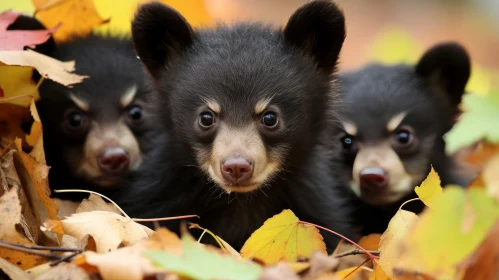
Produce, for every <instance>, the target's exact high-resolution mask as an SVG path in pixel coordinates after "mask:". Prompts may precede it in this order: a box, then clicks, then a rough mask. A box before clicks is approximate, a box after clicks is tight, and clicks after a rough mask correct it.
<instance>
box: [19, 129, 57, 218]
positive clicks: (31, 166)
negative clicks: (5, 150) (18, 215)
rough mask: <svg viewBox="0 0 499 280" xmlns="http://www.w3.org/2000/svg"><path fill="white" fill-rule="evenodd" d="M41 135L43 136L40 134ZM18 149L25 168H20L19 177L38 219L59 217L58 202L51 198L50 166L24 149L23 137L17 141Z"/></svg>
mask: <svg viewBox="0 0 499 280" xmlns="http://www.w3.org/2000/svg"><path fill="white" fill-rule="evenodd" d="M40 137H41V136H40ZM15 144H16V147H17V151H18V152H19V154H20V155H21V159H22V160H21V163H22V167H23V168H18V173H19V175H20V176H19V177H20V178H21V183H22V185H23V190H24V191H25V192H26V194H27V196H28V198H29V204H30V205H31V207H32V208H33V210H34V212H35V213H34V214H35V216H36V217H37V219H38V221H39V222H38V225H40V224H41V221H45V220H47V219H57V212H58V209H57V207H58V206H57V203H55V201H54V200H53V199H51V198H50V188H49V185H48V174H49V169H50V168H49V167H48V166H47V165H45V164H43V163H40V162H38V161H37V160H36V159H35V158H34V157H33V156H31V155H29V154H27V153H25V152H23V151H22V147H21V139H16V141H15Z"/></svg>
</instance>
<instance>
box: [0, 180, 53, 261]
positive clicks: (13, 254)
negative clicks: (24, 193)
mask: <svg viewBox="0 0 499 280" xmlns="http://www.w3.org/2000/svg"><path fill="white" fill-rule="evenodd" d="M0 183H1V182H0ZM18 192H19V188H18V187H13V188H11V189H10V190H9V191H8V192H6V193H5V194H4V195H3V196H1V197H0V221H2V222H1V223H0V240H2V241H5V242H10V243H15V244H21V245H35V244H34V243H33V242H31V241H30V240H28V239H27V238H26V237H25V236H23V235H22V234H20V233H19V232H18V231H17V229H16V225H18V224H20V223H21V217H22V216H21V204H20V202H19V195H18ZM0 258H3V259H5V260H8V261H9V262H10V263H12V264H16V265H17V266H19V267H20V268H21V269H28V268H31V267H35V266H37V265H39V264H41V263H44V262H46V260H45V258H43V257H40V256H35V255H31V254H28V253H25V252H21V251H17V250H11V249H7V248H4V247H0Z"/></svg>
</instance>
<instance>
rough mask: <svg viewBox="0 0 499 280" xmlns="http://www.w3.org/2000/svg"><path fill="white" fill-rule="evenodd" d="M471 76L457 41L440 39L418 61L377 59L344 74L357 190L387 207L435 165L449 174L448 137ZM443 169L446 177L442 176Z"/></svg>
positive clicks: (349, 153)
mask: <svg viewBox="0 0 499 280" xmlns="http://www.w3.org/2000/svg"><path fill="white" fill-rule="evenodd" d="M469 76H470V59H469V57H468V54H467V53H466V51H465V50H464V48H463V47H461V46H460V45H458V44H455V43H442V44H438V45H435V46H434V47H432V48H431V49H429V50H428V51H426V53H425V54H424V55H423V56H422V58H421V59H420V60H419V62H418V63H417V65H415V66H406V65H397V66H385V65H379V64H371V65H368V66H366V67H364V68H362V69H360V70H357V71H353V72H350V73H345V74H343V75H341V77H340V81H341V83H342V85H343V88H344V99H345V103H346V104H345V107H346V108H347V109H346V110H345V112H343V115H342V117H341V118H342V120H341V121H342V124H343V127H344V129H345V135H344V136H343V138H341V142H342V144H343V148H344V149H343V150H344V154H345V160H346V163H347V164H348V165H349V166H350V168H351V170H352V173H351V184H350V185H351V189H352V190H353V192H354V193H355V194H356V195H357V196H358V197H360V198H361V199H362V200H363V201H365V202H366V203H368V204H370V205H373V206H383V205H388V204H390V203H394V202H396V201H398V200H400V199H402V198H404V197H405V196H407V195H409V194H411V193H413V189H414V187H415V186H416V185H419V184H420V183H421V182H422V181H423V180H424V178H426V176H427V174H428V171H429V170H430V164H432V165H433V167H434V168H435V169H436V171H437V172H439V173H441V174H440V175H441V178H442V183H449V182H450V183H456V182H453V179H450V178H446V175H447V174H448V173H450V171H449V170H447V169H448V168H450V164H448V163H447V162H448V161H450V159H448V158H447V156H446V155H445V153H444V147H445V144H444V142H443V140H442V136H443V135H444V134H445V133H446V132H447V131H448V130H449V129H450V128H451V127H452V125H453V124H454V120H455V117H456V116H457V114H458V104H459V103H460V101H461V96H462V95H463V94H464V90H465V86H466V83H467V81H468V78H469ZM442 176H443V177H442Z"/></svg>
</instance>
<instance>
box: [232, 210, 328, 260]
mask: <svg viewBox="0 0 499 280" xmlns="http://www.w3.org/2000/svg"><path fill="white" fill-rule="evenodd" d="M314 251H319V252H323V253H326V244H324V241H323V238H322V236H321V234H320V233H319V230H317V229H316V228H315V227H313V226H309V225H304V224H301V223H300V220H298V218H297V217H296V216H295V214H294V213H293V212H292V211H291V210H284V211H282V212H281V213H279V214H277V215H275V216H273V217H271V218H269V219H268V220H267V221H265V223H264V224H263V225H262V226H261V227H260V228H259V229H257V230H256V231H255V232H253V234H252V235H251V236H250V238H249V239H248V240H247V241H246V243H245V244H244V246H243V248H242V249H241V255H242V256H243V257H244V258H258V259H260V260H262V261H263V262H265V263H266V264H275V263H277V262H279V261H280V260H286V261H296V260H297V259H298V258H309V257H310V256H311V255H312V253H313V252H314Z"/></svg>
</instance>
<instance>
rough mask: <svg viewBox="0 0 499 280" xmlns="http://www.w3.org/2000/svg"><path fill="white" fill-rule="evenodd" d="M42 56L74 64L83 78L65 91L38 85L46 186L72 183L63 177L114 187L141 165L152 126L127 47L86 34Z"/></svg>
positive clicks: (140, 77) (108, 38)
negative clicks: (49, 170) (48, 171)
mask: <svg viewBox="0 0 499 280" xmlns="http://www.w3.org/2000/svg"><path fill="white" fill-rule="evenodd" d="M47 55H49V56H52V57H54V58H56V59H59V60H61V61H68V60H75V66H76V71H75V72H76V73H77V74H80V75H88V76H89V77H88V78H86V79H84V80H83V81H82V82H81V83H79V84H75V85H74V86H73V87H71V88H69V87H65V86H63V85H60V84H57V83H54V82H52V81H48V80H46V81H44V82H43V83H42V85H41V87H40V97H41V99H40V101H39V102H38V107H39V111H40V117H41V119H42V122H43V125H44V138H45V139H44V143H45V146H46V150H47V161H48V164H49V165H50V166H52V168H53V170H54V171H52V173H53V174H54V176H53V178H50V179H51V186H52V185H55V186H56V187H57V188H60V187H65V188H67V187H70V186H73V187H74V185H75V184H76V181H74V180H73V179H71V180H70V181H69V182H66V179H68V178H77V179H79V181H81V182H84V184H86V185H88V186H85V188H90V186H92V187H97V188H111V187H116V186H117V185H118V184H119V183H120V180H121V179H122V177H123V176H124V175H125V174H127V173H129V172H131V171H133V170H136V169H137V168H138V166H139V165H140V164H141V162H142V158H143V155H144V154H145V153H146V152H147V150H148V149H149V148H148V145H149V137H147V135H148V133H150V130H151V127H152V124H151V121H150V116H149V114H148V113H147V109H146V107H147V100H146V99H147V92H148V89H147V86H146V85H145V84H144V81H143V71H142V67H141V64H140V61H139V59H138V58H137V57H136V55H135V53H134V48H133V43H132V42H131V40H130V39H126V38H118V37H111V36H107V35H89V36H86V37H81V38H80V37H76V38H72V39H71V40H70V41H69V42H64V43H61V44H59V45H57V46H56V47H55V48H54V49H52V50H51V51H49V52H48V53H47ZM56 173H57V174H56ZM61 184H64V185H61ZM79 187H81V186H79Z"/></svg>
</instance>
